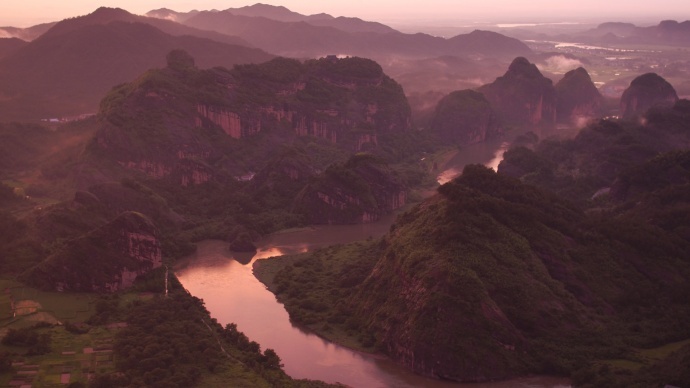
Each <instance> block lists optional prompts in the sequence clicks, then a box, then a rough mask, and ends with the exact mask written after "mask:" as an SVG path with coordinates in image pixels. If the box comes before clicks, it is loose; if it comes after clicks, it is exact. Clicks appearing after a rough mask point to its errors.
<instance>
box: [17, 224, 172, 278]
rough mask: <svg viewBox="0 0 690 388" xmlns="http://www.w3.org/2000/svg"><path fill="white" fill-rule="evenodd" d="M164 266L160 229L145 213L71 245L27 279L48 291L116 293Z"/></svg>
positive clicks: (103, 228) (101, 229)
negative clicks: (140, 277) (138, 278)
mask: <svg viewBox="0 0 690 388" xmlns="http://www.w3.org/2000/svg"><path fill="white" fill-rule="evenodd" d="M161 265H162V256H161V243H160V241H159V232H158V229H157V228H156V227H155V226H154V225H153V223H152V222H151V221H150V220H149V219H148V218H146V217H145V216H143V215H142V214H140V213H135V212H125V213H122V214H121V215H120V216H118V217H117V218H116V219H114V220H113V221H111V222H109V223H108V224H106V225H104V226H102V227H100V228H98V229H96V230H94V231H92V232H90V233H88V234H86V235H84V236H82V237H79V238H76V239H74V240H72V241H70V242H68V243H67V244H65V246H64V247H63V248H62V249H61V250H60V251H59V252H57V253H55V254H54V255H52V256H51V257H49V258H48V259H46V260H45V261H44V262H43V263H41V264H39V265H38V266H37V267H35V268H33V269H32V270H30V271H29V272H27V273H25V274H24V275H23V277H24V279H25V280H26V281H27V282H28V283H30V284H32V285H35V286H37V287H40V288H44V289H52V290H56V291H83V292H113V291H118V290H122V289H126V288H128V287H130V286H131V285H132V284H133V283H134V280H135V279H136V277H137V276H139V275H142V274H145V273H147V272H149V271H151V270H153V269H155V268H158V267H160V266H161Z"/></svg>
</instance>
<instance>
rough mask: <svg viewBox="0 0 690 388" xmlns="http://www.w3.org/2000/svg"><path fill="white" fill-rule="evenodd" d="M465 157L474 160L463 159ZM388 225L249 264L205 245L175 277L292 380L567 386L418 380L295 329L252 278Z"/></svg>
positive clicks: (317, 231)
mask: <svg viewBox="0 0 690 388" xmlns="http://www.w3.org/2000/svg"><path fill="white" fill-rule="evenodd" d="M507 146H508V145H507V143H503V142H498V143H495V144H493V146H487V144H486V143H485V144H482V145H479V146H478V147H468V149H463V151H462V152H460V153H459V154H458V156H456V157H455V158H454V159H453V160H451V162H449V164H448V166H447V171H444V172H443V173H442V175H443V174H445V177H448V179H447V180H449V179H452V177H453V176H454V175H457V174H458V173H459V172H460V171H462V166H464V164H467V163H474V162H481V163H486V164H487V165H489V166H490V167H494V168H495V166H498V163H499V162H500V158H502V155H503V152H505V149H506V148H507ZM492 147H493V148H492ZM468 150H469V151H468ZM470 152H473V153H472V154H470V155H469V156H468V153H470ZM494 164H495V166H494ZM450 170H452V171H450ZM444 179H446V178H444ZM439 181H441V177H439ZM393 220H394V216H392V215H391V216H387V217H385V218H383V219H382V220H380V221H379V222H377V223H373V224H366V225H344V226H319V227H314V228H309V229H304V230H299V231H294V232H289V233H279V234H275V235H271V236H267V237H266V238H264V239H262V240H261V241H259V242H258V243H257V247H258V252H257V253H256V255H255V256H253V257H251V258H249V257H246V256H244V257H233V253H232V252H230V251H228V249H227V247H228V244H227V243H225V242H223V241H204V242H202V243H200V244H199V245H198V250H197V252H196V253H195V254H194V255H192V256H190V257H189V258H187V259H186V260H184V261H183V262H182V263H181V265H180V266H179V267H178V268H177V269H176V271H175V272H176V274H177V276H178V278H179V279H180V281H181V282H182V284H183V285H184V287H185V288H187V290H189V291H190V292H191V293H192V295H194V296H196V297H199V298H201V299H203V300H204V302H205V304H206V308H207V309H208V310H209V311H210V312H211V315H212V316H213V317H214V318H216V319H217V320H218V322H220V323H221V324H222V325H223V326H225V324H227V323H231V322H234V323H236V324H237V327H238V329H239V330H241V331H243V332H244V333H245V334H246V335H247V336H248V337H249V339H250V340H252V341H256V342H258V343H259V344H261V348H262V349H266V348H272V349H274V350H275V351H276V352H277V353H278V355H279V356H280V358H281V359H282V361H283V363H284V364H285V371H286V372H287V373H288V374H289V375H290V376H292V377H294V378H308V379H318V380H323V381H327V382H330V383H335V382H340V383H343V384H346V385H349V386H352V387H366V388H375V387H401V388H405V387H432V388H433V387H455V388H457V387H476V388H499V387H500V388H508V387H535V388H536V387H542V388H545V387H569V382H568V380H567V379H562V378H551V377H544V376H536V377H528V378H521V379H515V380H510V381H504V382H499V383H489V384H470V385H467V384H454V383H449V382H442V381H437V380H432V379H427V378H423V377H420V376H417V375H415V374H413V373H411V372H409V371H407V370H406V369H404V368H402V367H400V366H399V365H397V364H395V363H394V362H392V361H391V360H389V359H387V358H385V357H380V356H373V355H370V354H363V353H359V352H356V351H352V350H350V349H347V348H344V347H342V346H338V345H335V344H333V343H330V342H328V341H325V340H323V339H321V338H320V337H318V336H316V335H314V334H311V333H308V332H305V331H304V330H302V329H300V328H299V327H297V326H294V325H293V324H292V323H291V322H290V319H289V316H288V313H287V311H285V308H284V306H283V305H282V304H280V303H278V301H277V300H276V298H275V296H274V295H273V294H272V293H271V292H270V291H268V290H267V289H266V287H265V286H264V285H263V284H262V283H260V282H259V281H258V280H257V279H256V277H254V274H253V273H252V264H253V262H254V261H256V260H263V259H266V258H269V257H273V256H280V255H284V254H294V253H300V252H305V251H308V250H312V249H315V248H319V247H324V246H328V245H333V244H340V243H346V242H351V241H357V240H363V239H366V238H368V237H379V236H382V235H383V234H384V233H386V232H387V231H388V229H389V227H390V225H391V223H392V222H393ZM242 263H247V264H242Z"/></svg>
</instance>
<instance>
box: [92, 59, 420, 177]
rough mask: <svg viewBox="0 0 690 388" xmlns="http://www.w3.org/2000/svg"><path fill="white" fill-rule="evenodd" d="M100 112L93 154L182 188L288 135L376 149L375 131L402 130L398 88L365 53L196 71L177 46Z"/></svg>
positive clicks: (233, 168) (256, 164)
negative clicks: (161, 64) (159, 66)
mask: <svg viewBox="0 0 690 388" xmlns="http://www.w3.org/2000/svg"><path fill="white" fill-rule="evenodd" d="M178 51H179V50H178ZM172 54H175V55H172ZM99 117H100V125H101V129H100V130H99V131H98V132H97V133H96V135H95V138H94V140H93V141H92V143H91V144H90V147H89V151H90V155H91V157H92V160H101V161H102V160H103V159H110V160H113V161H115V162H116V163H117V164H118V165H119V166H121V167H123V168H125V169H129V170H135V171H139V172H141V173H143V174H146V175H147V176H149V177H150V178H154V179H168V180H171V181H173V182H176V183H177V184H180V185H183V186H186V185H194V184H200V183H205V182H208V181H218V180H223V179H232V177H233V176H241V175H244V174H246V172H247V169H248V168H261V167H263V164H264V163H265V162H264V161H263V160H265V159H267V157H270V156H272V155H264V154H261V152H266V150H270V149H271V147H273V146H278V145H280V144H285V143H286V142H292V141H293V139H294V138H295V137H305V136H306V137H313V138H315V139H319V141H321V140H323V141H326V142H327V143H330V144H331V145H334V146H335V147H338V148H340V149H343V150H347V151H348V152H352V151H359V150H363V149H371V148H374V147H378V146H379V143H380V141H379V137H378V136H377V135H378V134H382V133H395V132H400V131H406V130H408V129H409V128H410V108H409V105H408V103H407V100H406V98H405V95H404V93H403V91H402V88H401V87H400V85H398V84H397V83H396V82H395V81H393V80H392V79H391V78H389V77H387V76H386V75H385V74H384V73H383V71H382V69H381V67H380V66H379V65H378V64H376V63H375V62H373V61H370V60H367V59H362V58H344V59H338V58H324V59H319V60H311V61H307V62H305V63H301V62H299V61H296V60H292V59H285V58H277V59H275V60H273V61H270V62H267V63H264V64H261V65H244V66H236V67H235V68H233V69H232V70H226V69H222V68H214V69H211V70H199V69H197V68H196V67H194V60H193V59H192V58H191V57H189V55H188V54H186V53H184V52H182V53H180V52H175V51H174V52H172V53H171V55H169V56H168V67H167V68H165V69H161V70H150V71H149V72H147V73H145V74H144V75H143V76H141V77H140V78H139V79H137V80H135V81H134V82H132V83H130V84H125V85H122V86H119V87H117V88H115V89H114V90H113V91H112V92H111V93H110V94H109V95H108V96H107V97H106V98H105V99H104V100H103V102H102V103H101V110H100V113H99ZM248 137H260V138H261V140H252V141H248V140H245V139H246V138H248ZM248 149H253V151H254V152H257V154H254V155H251V152H252V151H248ZM238 151H239V152H238ZM239 158H245V159H251V158H253V159H254V160H250V161H247V160H244V161H238V160H237V159H239ZM254 171H256V170H254Z"/></svg>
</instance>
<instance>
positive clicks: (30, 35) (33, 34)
mask: <svg viewBox="0 0 690 388" xmlns="http://www.w3.org/2000/svg"><path fill="white" fill-rule="evenodd" d="M56 23H57V22H54V23H44V24H38V25H35V26H32V27H27V28H18V27H0V38H19V39H21V40H27V41H28V40H34V39H36V38H38V37H39V36H41V35H42V34H43V33H44V32H46V31H48V30H49V29H51V28H52V27H53V26H54V25H55V24H56Z"/></svg>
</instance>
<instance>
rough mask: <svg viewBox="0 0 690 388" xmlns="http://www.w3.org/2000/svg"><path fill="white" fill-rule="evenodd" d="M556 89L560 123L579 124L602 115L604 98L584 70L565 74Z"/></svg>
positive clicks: (579, 69)
mask: <svg viewBox="0 0 690 388" xmlns="http://www.w3.org/2000/svg"><path fill="white" fill-rule="evenodd" d="M555 89H556V95H557V99H558V103H557V106H556V111H557V118H558V121H561V122H573V123H578V122H581V121H583V120H585V121H586V120H588V119H592V118H595V117H599V116H600V115H601V104H602V96H601V94H600V93H599V90H597V87H596V86H594V83H593V82H592V79H591V78H590V76H589V73H587V70H585V69H584V68H582V67H578V68H577V69H575V70H571V71H569V72H567V73H565V75H564V76H563V78H562V79H561V80H560V81H558V82H557V83H556V86H555Z"/></svg>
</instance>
